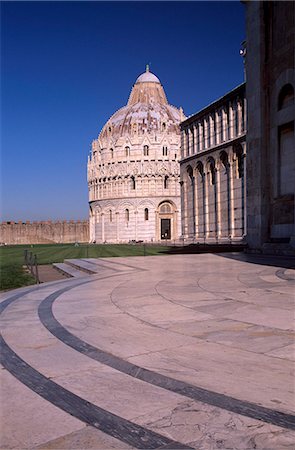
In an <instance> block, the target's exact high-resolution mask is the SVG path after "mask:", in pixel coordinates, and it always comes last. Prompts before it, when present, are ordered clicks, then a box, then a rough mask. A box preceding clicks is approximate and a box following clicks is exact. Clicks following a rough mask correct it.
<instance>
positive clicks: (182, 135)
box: [180, 130, 185, 159]
mask: <svg viewBox="0 0 295 450" xmlns="http://www.w3.org/2000/svg"><path fill="white" fill-rule="evenodd" d="M184 141H185V131H184V130H181V135H180V154H181V159H183V158H184V155H185V150H184Z"/></svg>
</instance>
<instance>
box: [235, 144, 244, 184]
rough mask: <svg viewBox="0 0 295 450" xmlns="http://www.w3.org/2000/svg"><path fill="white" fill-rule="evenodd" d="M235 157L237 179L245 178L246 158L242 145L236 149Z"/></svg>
mask: <svg viewBox="0 0 295 450" xmlns="http://www.w3.org/2000/svg"><path fill="white" fill-rule="evenodd" d="M235 155H236V170H237V172H236V174H237V178H243V176H244V157H243V149H242V147H241V146H240V145H238V146H237V147H236V149H235Z"/></svg>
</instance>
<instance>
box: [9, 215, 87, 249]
mask: <svg viewBox="0 0 295 450" xmlns="http://www.w3.org/2000/svg"><path fill="white" fill-rule="evenodd" d="M0 242H1V243H2V244H4V243H5V244H8V245H15V244H57V243H72V242H89V222H88V220H83V221H74V220H71V221H57V222H51V221H42V222H30V221H27V222H2V223H0Z"/></svg>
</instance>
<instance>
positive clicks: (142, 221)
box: [88, 67, 185, 243]
mask: <svg viewBox="0 0 295 450" xmlns="http://www.w3.org/2000/svg"><path fill="white" fill-rule="evenodd" d="M184 118H185V116H184V115H183V112H182V110H181V108H180V109H177V108H176V107H174V106H171V105H169V104H168V101H167V98H166V95H165V92H164V89H163V87H162V85H161V83H160V81H159V79H158V78H157V77H156V76H155V75H154V74H152V73H151V72H149V68H148V67H147V71H146V72H145V73H143V74H142V75H140V76H139V77H138V78H137V80H136V82H135V84H134V86H133V88H132V91H131V94H130V97H129V100H128V104H127V105H126V106H124V107H123V108H121V109H119V110H118V111H117V112H116V113H115V114H114V115H113V116H112V117H111V118H110V119H109V120H108V121H107V123H106V125H105V126H104V127H103V129H102V131H101V133H100V135H99V137H98V139H96V140H94V141H93V143H92V149H91V154H90V157H89V159H88V187H89V206H90V241H91V242H97V243H99V242H110V243H111V242H113V243H121V242H129V241H133V240H135V241H144V242H157V241H163V240H166V241H167V240H169V241H172V240H176V239H178V237H179V235H180V186H179V163H178V160H179V157H180V130H179V123H180V121H181V120H183V119H184Z"/></svg>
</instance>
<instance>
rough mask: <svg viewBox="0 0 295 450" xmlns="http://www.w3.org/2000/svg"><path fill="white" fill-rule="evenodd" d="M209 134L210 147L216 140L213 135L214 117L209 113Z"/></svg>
mask: <svg viewBox="0 0 295 450" xmlns="http://www.w3.org/2000/svg"><path fill="white" fill-rule="evenodd" d="M209 135H210V147H213V146H214V145H215V143H216V141H215V136H214V119H213V117H212V115H211V114H210V116H209Z"/></svg>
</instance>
